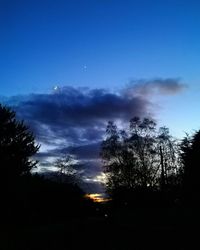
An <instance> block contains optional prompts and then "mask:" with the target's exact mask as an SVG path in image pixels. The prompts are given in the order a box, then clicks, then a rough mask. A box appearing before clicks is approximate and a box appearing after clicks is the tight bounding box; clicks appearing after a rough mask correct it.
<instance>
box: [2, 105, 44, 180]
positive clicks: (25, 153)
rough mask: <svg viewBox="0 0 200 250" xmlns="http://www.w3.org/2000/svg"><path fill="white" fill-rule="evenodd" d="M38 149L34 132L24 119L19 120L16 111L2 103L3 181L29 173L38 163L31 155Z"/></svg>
mask: <svg viewBox="0 0 200 250" xmlns="http://www.w3.org/2000/svg"><path fill="white" fill-rule="evenodd" d="M38 149H39V146H38V145H36V144H35V141H34V136H33V134H32V133H31V132H30V131H29V129H28V127H27V126H25V125H24V123H23V121H17V119H16V115H15V112H14V111H12V110H11V109H10V108H8V107H4V106H2V105H0V176H1V182H2V181H3V182H6V183H7V184H8V183H13V182H14V181H15V180H16V178H18V177H19V176H22V175H27V174H29V173H30V171H31V170H32V169H33V168H34V167H35V165H36V162H35V161H33V160H31V158H30V157H32V156H33V155H34V154H35V153H36V152H37V151H38Z"/></svg>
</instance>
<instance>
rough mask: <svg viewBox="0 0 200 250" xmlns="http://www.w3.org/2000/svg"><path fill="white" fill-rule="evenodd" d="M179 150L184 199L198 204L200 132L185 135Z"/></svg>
mask: <svg viewBox="0 0 200 250" xmlns="http://www.w3.org/2000/svg"><path fill="white" fill-rule="evenodd" d="M180 149H181V152H180V155H181V160H182V163H183V167H184V173H183V184H184V194H185V198H186V199H187V200H190V201H192V202H194V203H196V204H198V202H199V195H200V186H199V177H200V167H199V165H200V130H199V131H197V132H195V133H194V135H192V136H189V135H186V137H185V138H184V139H183V140H182V142H181V145H180Z"/></svg>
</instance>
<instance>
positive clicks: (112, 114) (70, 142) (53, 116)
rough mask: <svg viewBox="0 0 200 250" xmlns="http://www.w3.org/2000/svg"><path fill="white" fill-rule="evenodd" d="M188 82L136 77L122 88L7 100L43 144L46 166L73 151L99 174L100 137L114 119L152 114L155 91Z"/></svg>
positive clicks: (165, 91) (88, 172)
mask: <svg viewBox="0 0 200 250" xmlns="http://www.w3.org/2000/svg"><path fill="white" fill-rule="evenodd" d="M185 87H186V85H184V84H182V83H181V82H180V81H179V80H177V79H170V78H169V79H154V80H138V81H134V82H131V83H130V84H129V86H128V87H125V88H123V89H121V91H118V92H112V91H109V90H107V89H90V88H75V87H72V86H67V87H63V88H60V87H59V88H57V89H56V90H55V91H54V92H52V93H47V94H31V95H25V96H15V97H9V98H6V99H4V103H6V104H7V105H10V106H11V107H12V108H13V109H14V110H16V113H17V116H18V118H20V119H23V120H24V121H25V122H26V124H27V125H28V126H29V127H30V129H31V130H32V131H33V132H34V134H35V136H36V139H37V141H38V142H39V143H41V144H42V147H41V148H42V150H41V151H40V152H39V154H38V155H37V157H38V159H40V160H41V162H42V166H45V167H48V166H51V164H52V159H53V158H54V157H57V156H59V155H62V154H65V153H72V154H74V155H75V156H76V157H77V158H78V159H80V160H81V161H82V162H83V163H84V164H83V167H82V169H83V170H84V173H85V174H86V175H91V176H95V173H98V174H99V173H100V164H99V162H98V156H99V149H100V142H101V141H102V137H103V135H104V134H105V130H106V124H107V122H108V121H109V120H114V121H120V122H122V123H123V122H128V121H129V120H130V119H131V118H132V117H134V116H141V117H144V116H147V115H148V116H149V114H152V113H153V107H155V106H154V105H153V102H152V99H151V95H152V94H154V95H155V94H159V95H173V94H177V93H179V92H181V91H182V90H183V89H184V88H185ZM86 162H88V164H86Z"/></svg>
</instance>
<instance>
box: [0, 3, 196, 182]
mask: <svg viewBox="0 0 200 250" xmlns="http://www.w3.org/2000/svg"><path fill="white" fill-rule="evenodd" d="M199 13H200V3H199V2H198V1H196V0H195V1H194V0H190V1H189V0H188V1H184V0H180V1H178V0H166V1H162V0H157V1H156V0H138V1H136V0H135V1H134V0H132V1H128V0H123V1H118V0H90V1H89V0H82V1H81V0H79V1H78V0H65V1H61V0H56V1H50V0H47V1H41V0H40V1H37V0H28V1H27V0H26V1H21V0H12V1H10V0H1V1H0V31H1V35H0V44H1V46H0V58H1V60H0V100H1V102H3V103H5V104H7V105H10V106H11V107H13V108H14V110H16V112H17V115H18V117H19V118H20V119H21V118H22V119H24V120H25V121H26V123H27V124H28V125H29V126H30V127H31V129H32V131H33V132H34V134H35V136H36V139H37V141H38V142H39V143H40V144H41V150H40V152H39V154H38V159H40V161H41V166H43V167H45V166H46V167H48V166H49V165H51V164H50V163H51V161H52V159H54V157H57V156H59V155H61V154H65V153H66V152H70V153H73V154H74V155H76V157H77V158H78V159H80V160H81V161H82V162H84V167H82V171H83V175H84V176H85V178H88V179H93V180H96V181H98V180H99V177H98V176H99V175H100V174H101V167H100V162H98V158H99V153H98V152H99V145H100V142H101V140H102V136H103V135H104V134H105V127H106V123H107V121H108V120H114V121H117V122H118V123H120V124H125V123H127V122H128V121H129V120H130V118H132V117H133V116H135V115H138V116H151V117H153V118H154V119H156V120H157V121H158V124H159V125H166V126H168V127H169V128H170V130H171V132H172V134H173V135H174V136H176V137H178V138H181V137H182V136H184V132H191V131H193V129H199V128H200V115H199V97H200V87H199V82H200V74H199V68H200V33H199V27H200V15H199ZM96 176H97V177H96Z"/></svg>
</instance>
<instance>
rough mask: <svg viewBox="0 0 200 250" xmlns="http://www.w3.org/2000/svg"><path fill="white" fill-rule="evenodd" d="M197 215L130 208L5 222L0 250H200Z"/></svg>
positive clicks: (175, 211) (174, 211)
mask: <svg viewBox="0 0 200 250" xmlns="http://www.w3.org/2000/svg"><path fill="white" fill-rule="evenodd" d="M98 209H100V210H101V209H102V207H101V205H100V207H99V208H98ZM103 209H104V210H105V208H103ZM193 212H194V210H193V209H190V208H188V209H170V208H167V209H155V208H154V209H148V210H147V209H127V208H126V209H124V210H123V209H120V210H117V209H115V210H114V211H112V212H108V214H106V215H107V216H105V213H106V212H105V211H103V212H102V213H99V214H96V215H91V216H90V215H87V216H81V217H74V216H73V217H70V216H69V215H68V217H63V221H62V220H61V221H58V222H55V221H54V222H48V223H47V222H44V223H43V222H42V221H41V222H40V223H38V222H37V223H33V222H32V223H26V222H23V223H6V224H5V223H4V224H2V225H1V232H2V233H1V241H0V249H2V250H39V249H42V250H64V249H66V250H67V249H70V250H71V249H72V250H73V249H110V250H129V249H136V250H139V249H177V250H179V249H180V250H183V249H200V248H199V246H198V245H196V244H197V242H199V236H198V230H199V228H198V225H199V221H198V220H197V219H195V218H196V216H195V215H194V213H193ZM195 213H196V212H195ZM163 214H164V215H165V216H163Z"/></svg>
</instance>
